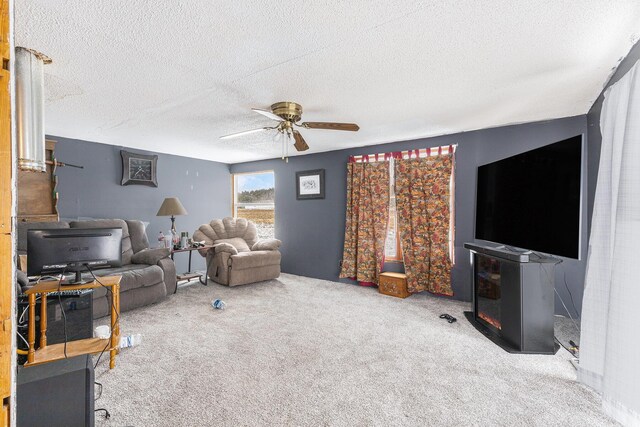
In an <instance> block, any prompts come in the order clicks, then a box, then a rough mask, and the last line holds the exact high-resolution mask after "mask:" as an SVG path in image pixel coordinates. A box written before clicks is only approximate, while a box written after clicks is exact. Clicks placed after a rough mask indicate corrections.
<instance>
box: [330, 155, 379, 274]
mask: <svg viewBox="0 0 640 427" xmlns="http://www.w3.org/2000/svg"><path fill="white" fill-rule="evenodd" d="M388 220H389V163H388V162H374V163H348V164H347V221H346V227H345V236H344V253H343V256H342V269H341V271H340V277H342V278H350V279H355V280H357V281H359V282H360V284H362V285H369V286H371V285H377V284H378V275H379V274H380V270H381V269H382V265H383V263H384V243H385V240H386V237H387V223H388Z"/></svg>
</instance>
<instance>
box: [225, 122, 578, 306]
mask: <svg viewBox="0 0 640 427" xmlns="http://www.w3.org/2000/svg"><path fill="white" fill-rule="evenodd" d="M586 124H587V122H586V117H585V116H579V117H571V118H565V119H558V120H552V121H546V122H539V123H531V124H522V125H514V126H507V127H500V128H494V129H485V130H480V131H474V132H466V133H460V134H455V135H447V136H442V137H435V138H426V139H419V140H415V141H404V142H396V143H391V144H382V145H377V146H369V147H363V148H356V149H348V150H340V151H332V152H327V153H319V154H312V155H306V156H299V157H292V158H290V159H289V163H285V162H283V161H282V160H279V159H276V160H264V161H256V162H249V163H241V164H235V165H231V166H230V170H231V172H232V173H239V172H254V171H262V170H274V171H275V180H276V196H275V199H276V200H275V205H276V224H275V227H276V229H275V232H276V237H277V238H279V239H281V240H282V241H283V247H282V254H283V259H282V269H283V271H285V272H288V273H293V274H299V275H303V276H309V277H317V278H321V279H327V280H337V278H338V273H339V262H340V259H341V258H342V245H343V242H344V225H345V209H346V164H347V160H348V158H349V156H350V155H358V154H372V153H382V152H388V151H398V150H406V149H412V148H413V149H415V148H426V147H437V146H440V145H449V144H458V151H457V155H456V194H455V203H456V219H455V221H456V240H455V266H454V269H453V271H452V281H453V289H454V292H455V298H456V299H461V300H465V301H469V300H470V299H471V271H470V265H469V252H468V251H467V250H465V249H463V247H462V245H463V243H465V242H471V241H473V240H474V238H473V236H474V230H473V228H474V206H475V186H476V168H477V166H478V165H482V164H485V163H489V162H492V161H495V160H499V159H502V158H505V157H509V156H512V155H514V154H517V153H521V152H523V151H527V150H531V149H534V148H537V147H540V146H543V145H546V144H550V143H553V142H556V141H558V140H561V139H564V138H568V137H571V136H575V135H578V134H585V133H586ZM310 132H311V131H310ZM307 140H308V142H309V143H310V144H313V135H312V133H309V135H308V136H307ZM585 157H586V155H585ZM585 161H586V159H585ZM309 169H325V179H326V198H325V199H323V200H296V196H295V173H296V171H304V170H309ZM584 173H585V179H584V182H585V186H586V167H585V170H584ZM584 199H585V200H583V202H584V203H583V205H584V206H583V225H586V215H587V210H586V198H584ZM586 242H587V239H586V226H585V227H582V248H581V253H582V259H581V260H571V259H565V260H564V262H563V263H562V264H560V265H559V266H558V268H557V273H556V288H557V290H558V292H559V293H560V294H561V295H562V298H563V300H564V301H565V302H566V303H567V305H569V310H571V311H572V314H576V313H575V312H574V310H573V309H572V307H571V302H570V301H571V297H570V295H569V293H568V292H567V288H568V289H570V290H571V294H572V297H573V300H574V303H575V306H576V307H577V311H579V310H580V307H581V303H582V286H583V280H584V269H585V262H584V258H585V255H586ZM565 276H566V283H567V286H565ZM556 311H557V312H558V313H564V310H563V309H562V307H561V305H560V303H559V302H558V301H556Z"/></svg>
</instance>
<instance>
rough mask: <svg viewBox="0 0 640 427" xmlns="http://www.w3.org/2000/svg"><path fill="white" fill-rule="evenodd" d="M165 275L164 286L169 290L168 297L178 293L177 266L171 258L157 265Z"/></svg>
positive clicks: (163, 259)
mask: <svg viewBox="0 0 640 427" xmlns="http://www.w3.org/2000/svg"><path fill="white" fill-rule="evenodd" d="M156 265H157V266H158V267H160V268H161V269H162V272H163V273H164V285H165V287H166V288H167V295H171V294H172V293H174V292H175V291H176V288H177V286H178V278H177V277H176V265H175V264H174V263H173V260H172V259H171V258H168V257H167V258H162V259H161V260H159V261H158V262H157V264H156Z"/></svg>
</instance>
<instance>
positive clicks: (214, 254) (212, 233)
mask: <svg viewBox="0 0 640 427" xmlns="http://www.w3.org/2000/svg"><path fill="white" fill-rule="evenodd" d="M193 239H194V240H196V241H204V242H205V243H206V244H207V245H213V246H214V247H213V248H211V249H208V250H200V251H199V252H200V255H202V256H203V257H206V258H207V275H208V276H209V278H210V279H211V280H213V281H214V282H216V283H220V284H221V285H227V286H237V285H246V284H248V283H255V282H261V281H263V280H271V279H275V278H276V277H278V276H280V259H281V255H280V251H279V250H278V248H279V247H280V244H281V242H280V240H278V239H266V240H258V234H257V230H256V226H255V224H254V223H252V222H251V221H248V220H246V219H244V218H224V219H222V220H220V219H214V220H213V221H211V223H209V224H204V225H201V226H200V228H198V230H196V231H195V233H193Z"/></svg>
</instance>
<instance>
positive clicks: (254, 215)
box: [232, 171, 276, 239]
mask: <svg viewBox="0 0 640 427" xmlns="http://www.w3.org/2000/svg"><path fill="white" fill-rule="evenodd" d="M232 185H233V216H234V217H235V218H245V219H248V220H249V221H252V222H253V223H255V225H256V227H257V229H258V237H259V238H261V239H269V238H273V237H275V232H274V231H275V230H274V228H275V224H274V223H275V189H276V188H275V175H274V173H273V171H264V172H252V173H238V174H233V178H232Z"/></svg>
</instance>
